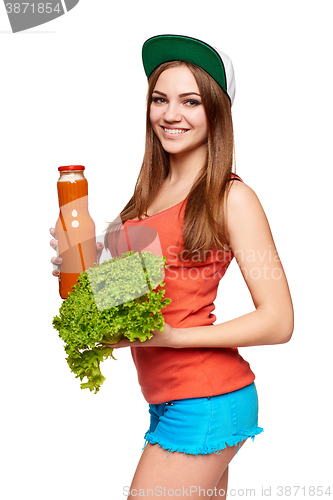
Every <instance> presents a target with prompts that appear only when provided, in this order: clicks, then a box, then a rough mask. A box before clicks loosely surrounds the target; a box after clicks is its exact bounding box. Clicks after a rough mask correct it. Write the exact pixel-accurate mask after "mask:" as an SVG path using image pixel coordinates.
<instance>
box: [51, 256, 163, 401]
mask: <svg viewBox="0 0 333 500" xmlns="http://www.w3.org/2000/svg"><path fill="white" fill-rule="evenodd" d="M164 267H168V266H167V265H166V258H165V257H158V256H156V255H154V254H153V253H151V252H142V253H132V252H131V251H130V252H127V253H124V254H122V255H121V257H116V258H113V259H110V260H108V261H105V262H103V263H102V264H101V265H97V264H95V267H92V268H90V269H87V270H86V271H85V272H83V273H81V274H80V276H79V278H78V280H77V284H75V285H74V286H73V288H72V292H70V293H69V294H68V298H67V299H65V300H64V301H63V303H62V305H61V307H60V309H59V316H55V317H54V318H53V327H54V328H55V329H56V330H58V331H59V337H60V338H61V339H62V340H63V341H64V343H65V345H64V349H65V352H66V354H67V358H66V360H67V363H68V365H69V367H70V369H71V371H72V372H73V373H74V374H75V376H76V377H77V378H80V380H81V381H82V380H83V378H84V377H86V378H87V379H88V381H87V382H85V383H82V384H81V388H82V389H90V391H93V390H94V391H95V394H96V393H97V392H98V391H99V389H100V386H101V385H102V384H103V382H104V380H105V377H104V376H103V375H102V373H101V371H100V363H101V362H102V361H104V360H105V359H107V358H109V357H112V358H113V359H115V358H114V357H113V355H112V351H113V348H112V347H108V346H103V345H102V342H104V343H108V344H114V343H116V342H118V341H119V340H121V339H122V338H128V339H129V340H130V341H131V342H133V341H134V340H136V339H139V340H140V341H141V342H144V341H145V340H147V339H149V338H151V337H152V336H153V335H152V333H151V331H152V330H159V331H163V328H164V319H163V315H162V313H161V310H162V309H163V308H164V307H166V306H167V305H168V304H169V303H170V302H171V299H167V298H165V299H163V296H164V294H165V290H162V289H160V290H158V291H156V290H154V288H156V287H157V286H158V285H160V286H164V285H165V283H164V282H163V276H164V274H163V268H164Z"/></svg>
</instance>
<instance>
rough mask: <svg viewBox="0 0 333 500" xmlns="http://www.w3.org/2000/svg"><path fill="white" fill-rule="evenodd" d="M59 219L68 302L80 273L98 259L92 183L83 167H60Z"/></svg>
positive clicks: (64, 294) (62, 274)
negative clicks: (91, 209)
mask: <svg viewBox="0 0 333 500" xmlns="http://www.w3.org/2000/svg"><path fill="white" fill-rule="evenodd" d="M58 170H59V172H60V177H59V179H58V183H57V188H58V198H59V208H60V213H59V218H58V220H57V223H56V226H55V229H56V237H57V239H58V252H59V257H61V258H62V263H61V265H60V276H59V293H60V296H61V298H63V299H66V298H67V297H68V292H71V291H72V286H73V285H74V284H75V283H76V280H77V278H78V276H79V274H80V273H82V272H83V271H85V270H86V269H88V268H89V267H93V265H94V263H95V262H96V261H97V257H96V235H95V224H94V221H93V220H92V218H91V217H90V214H89V211H88V182H87V179H86V178H85V176H84V170H85V168H84V167H83V166H82V165H67V166H64V167H59V168H58Z"/></svg>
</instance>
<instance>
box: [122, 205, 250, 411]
mask: <svg viewBox="0 0 333 500" xmlns="http://www.w3.org/2000/svg"><path fill="white" fill-rule="evenodd" d="M186 203H187V199H186V200H184V202H180V203H178V204H177V205H174V206H173V207H171V208H168V209H166V210H163V211H162V212H159V213H157V214H155V215H151V216H150V217H147V218H145V219H141V220H129V221H126V222H125V223H124V228H125V233H126V238H127V243H128V246H129V247H130V249H131V250H133V251H138V250H140V251H144V250H151V251H153V252H154V253H157V254H159V255H161V254H163V255H164V256H165V257H166V260H167V264H168V266H169V267H168V268H167V269H166V270H165V278H164V282H165V286H164V289H165V295H164V296H165V297H169V298H170V299H172V302H171V303H170V304H168V306H167V307H165V308H164V309H162V313H163V317H164V320H165V322H166V323H168V324H169V325H170V326H172V327H174V328H187V327H193V326H206V325H212V324H213V323H214V322H215V321H216V317H215V315H214V314H213V311H214V309H215V306H214V300H215V298H216V294H217V289H218V285H219V282H220V280H221V278H222V277H223V275H224V274H225V272H226V270H227V268H228V266H229V264H230V262H231V260H232V258H233V254H232V252H222V251H218V250H216V249H214V248H212V249H211V250H210V251H209V252H207V254H206V257H207V259H206V260H205V261H203V260H202V261H199V258H196V257H195V256H194V257H192V259H191V260H189V259H185V258H184V257H183V256H182V255H181V252H182V250H184V246H183V238H182V227H183V220H184V211H185V207H186ZM124 251H126V250H124ZM177 255H180V258H179V257H177ZM131 351H132V357H133V360H134V363H135V366H136V369H137V372H138V380H139V384H140V386H141V390H142V393H143V395H144V397H145V399H146V400H147V401H148V403H154V404H158V403H162V402H166V401H170V400H174V399H183V398H197V397H205V396H213V395H218V394H224V393H227V392H231V391H235V390H237V389H240V388H242V387H245V386H246V385H249V384H251V383H252V382H253V381H254V379H255V376H254V373H253V372H252V370H251V368H250V365H249V363H248V362H247V361H245V360H244V359H243V358H242V356H241V355H240V354H239V352H238V349H236V348H181V349H172V348H165V347H138V348H135V347H132V348H131Z"/></svg>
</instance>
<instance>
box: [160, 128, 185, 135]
mask: <svg viewBox="0 0 333 500" xmlns="http://www.w3.org/2000/svg"><path fill="white" fill-rule="evenodd" d="M163 128H164V130H165V131H166V132H168V134H184V133H185V132H186V130H182V129H180V128H165V127H163Z"/></svg>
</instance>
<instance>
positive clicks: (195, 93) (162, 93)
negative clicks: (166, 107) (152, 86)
mask: <svg viewBox="0 0 333 500" xmlns="http://www.w3.org/2000/svg"><path fill="white" fill-rule="evenodd" d="M154 93H156V94H159V95H162V96H164V97H166V94H164V92H160V91H159V90H153V94H154ZM188 95H198V96H199V97H201V95H200V94H198V93H197V92H184V94H179V97H186V96H188Z"/></svg>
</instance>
